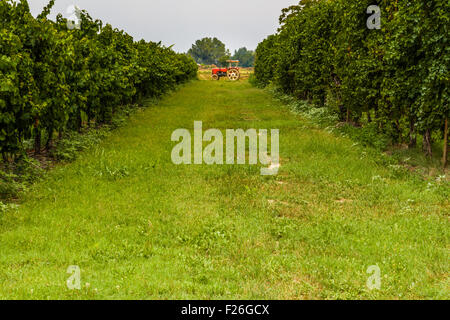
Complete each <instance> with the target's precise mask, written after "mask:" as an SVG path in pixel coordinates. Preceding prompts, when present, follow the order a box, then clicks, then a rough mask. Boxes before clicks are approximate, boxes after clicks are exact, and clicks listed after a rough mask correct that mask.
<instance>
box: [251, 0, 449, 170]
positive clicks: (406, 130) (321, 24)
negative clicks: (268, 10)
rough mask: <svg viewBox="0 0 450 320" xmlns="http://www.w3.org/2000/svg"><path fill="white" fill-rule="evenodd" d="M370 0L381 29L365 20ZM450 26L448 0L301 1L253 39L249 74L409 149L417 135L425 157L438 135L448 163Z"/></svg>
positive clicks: (414, 144) (264, 83) (261, 83)
mask: <svg viewBox="0 0 450 320" xmlns="http://www.w3.org/2000/svg"><path fill="white" fill-rule="evenodd" d="M374 2H375V3H374ZM374 4H376V5H378V6H379V8H380V10H381V29H380V30H376V29H375V30H373V29H369V28H368V26H367V20H368V18H369V15H368V12H367V8H368V7H369V6H370V5H374ZM449 26H450V2H449V1H447V0H427V1H415V0H403V1H398V0H381V1H373V0H335V1H327V0H318V1H313V0H302V1H300V3H299V4H298V5H295V6H291V7H289V8H287V9H284V10H283V12H282V15H281V17H280V28H279V30H278V32H277V33H276V34H274V35H271V36H269V37H268V38H267V39H265V40H264V41H263V42H262V43H260V44H259V46H258V48H257V50H256V62H255V78H256V81H257V82H258V83H259V84H260V85H262V86H266V85H268V84H269V83H271V84H274V85H275V86H276V87H278V88H279V89H280V90H282V91H283V92H284V93H286V94H290V95H293V96H295V97H297V98H298V99H303V100H309V101H311V102H313V104H314V105H316V106H320V107H327V108H329V109H330V110H332V111H333V112H336V113H337V114H338V115H339V117H340V119H341V121H345V122H348V123H353V124H355V125H361V124H363V123H365V124H367V123H370V124H371V125H375V126H376V127H377V129H378V130H379V131H380V132H382V133H384V134H387V135H388V136H389V137H390V139H391V141H392V143H394V144H397V143H405V144H408V146H409V147H410V148H415V147H416V145H417V143H418V138H421V139H422V147H423V150H424V152H425V154H426V155H428V156H431V155H432V152H433V150H432V143H433V141H442V140H444V150H443V153H444V156H443V161H444V163H445V164H446V163H447V154H448V118H449V115H450V109H449V87H450V86H449V84H450V82H449V80H450V79H449V65H450V46H449V34H450V33H449Z"/></svg>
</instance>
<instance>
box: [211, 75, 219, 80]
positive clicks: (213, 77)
mask: <svg viewBox="0 0 450 320" xmlns="http://www.w3.org/2000/svg"><path fill="white" fill-rule="evenodd" d="M212 79H213V80H220V77H219V75H217V74H213V75H212Z"/></svg>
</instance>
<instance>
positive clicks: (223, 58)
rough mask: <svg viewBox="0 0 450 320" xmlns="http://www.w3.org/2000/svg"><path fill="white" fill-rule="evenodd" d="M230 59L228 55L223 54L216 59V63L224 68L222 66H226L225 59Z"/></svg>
mask: <svg viewBox="0 0 450 320" xmlns="http://www.w3.org/2000/svg"><path fill="white" fill-rule="evenodd" d="M230 59H231V56H230V55H224V56H222V57H220V58H219V59H218V60H217V65H218V66H219V67H222V68H224V67H226V66H228V62H227V60H230Z"/></svg>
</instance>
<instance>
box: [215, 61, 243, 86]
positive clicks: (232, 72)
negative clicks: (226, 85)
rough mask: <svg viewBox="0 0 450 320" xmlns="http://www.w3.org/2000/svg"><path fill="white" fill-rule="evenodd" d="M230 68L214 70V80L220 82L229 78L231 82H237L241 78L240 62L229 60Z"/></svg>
mask: <svg viewBox="0 0 450 320" xmlns="http://www.w3.org/2000/svg"><path fill="white" fill-rule="evenodd" d="M227 62H228V68H214V69H212V79H213V80H220V78H221V77H228V79H230V81H237V80H239V79H240V78H241V73H240V72H239V68H238V66H239V60H227Z"/></svg>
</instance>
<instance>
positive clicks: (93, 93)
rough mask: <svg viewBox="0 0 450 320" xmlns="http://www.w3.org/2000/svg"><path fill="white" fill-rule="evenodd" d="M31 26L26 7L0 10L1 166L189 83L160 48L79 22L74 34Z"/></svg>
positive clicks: (62, 25) (40, 22)
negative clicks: (28, 147) (30, 145)
mask: <svg viewBox="0 0 450 320" xmlns="http://www.w3.org/2000/svg"><path fill="white" fill-rule="evenodd" d="M53 5H54V0H52V1H50V3H49V5H48V6H47V7H46V8H45V9H44V11H43V12H42V13H41V14H40V15H39V16H38V17H37V18H34V17H33V16H32V15H31V13H30V9H29V6H28V2H27V1H24V0H22V1H20V2H19V3H16V2H13V1H9V0H8V1H1V2H0V28H1V29H0V128H1V129H0V153H1V154H2V156H3V160H4V161H5V162H12V161H14V160H16V159H17V158H18V157H20V156H22V155H23V154H24V151H25V150H24V149H25V147H24V142H25V141H30V140H31V141H33V144H34V152H35V153H40V152H41V149H42V148H43V147H44V145H45V146H46V147H47V148H48V147H49V146H50V145H51V143H52V139H54V137H55V136H56V135H59V137H61V136H63V135H64V134H65V133H67V132H70V131H80V130H81V129H82V128H83V127H85V126H99V125H102V124H107V123H110V122H111V120H112V119H113V116H114V114H115V112H116V111H117V110H118V109H119V108H120V107H121V106H123V105H131V106H132V105H135V104H137V103H139V101H141V100H142V99H143V98H144V97H157V96H160V95H161V94H163V93H165V92H167V91H168V90H170V89H173V88H174V87H175V86H176V85H177V84H180V83H182V82H185V81H187V80H190V79H192V78H195V77H196V76H197V65H196V63H195V62H194V60H193V59H192V58H190V57H188V56H187V55H184V54H177V53H175V52H174V51H173V50H172V49H171V48H166V47H163V46H162V45H161V44H160V43H153V42H145V41H143V40H141V41H137V42H136V41H134V40H133V38H132V37H131V36H130V35H128V34H127V33H125V32H123V31H120V30H118V29H114V28H113V27H112V26H111V25H109V24H106V25H104V24H103V23H102V22H101V21H99V20H94V19H93V18H91V17H90V16H89V14H88V13H87V12H86V11H82V12H81V14H80V18H81V25H82V28H80V29H76V28H74V29H73V30H71V29H70V28H69V27H68V23H67V19H64V18H63V17H62V16H61V15H58V17H57V19H56V21H51V20H49V19H47V16H48V15H49V13H50V9H51V8H52V6H53Z"/></svg>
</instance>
